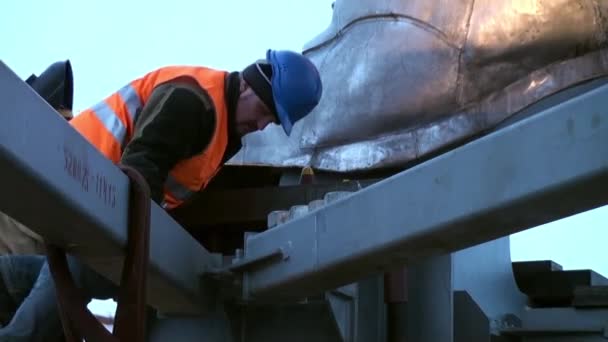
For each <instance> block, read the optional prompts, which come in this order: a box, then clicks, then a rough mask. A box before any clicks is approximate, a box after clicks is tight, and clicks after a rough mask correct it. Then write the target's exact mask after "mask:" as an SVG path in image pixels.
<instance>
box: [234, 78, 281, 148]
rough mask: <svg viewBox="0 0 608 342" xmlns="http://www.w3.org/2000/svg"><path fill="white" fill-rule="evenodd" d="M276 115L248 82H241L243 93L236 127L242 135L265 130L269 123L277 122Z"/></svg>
mask: <svg viewBox="0 0 608 342" xmlns="http://www.w3.org/2000/svg"><path fill="white" fill-rule="evenodd" d="M276 121H277V120H276V117H275V115H274V114H273V113H272V112H271V111H270V110H269V109H268V107H267V106H266V105H265V104H264V102H262V100H260V98H259V97H258V96H257V95H256V94H255V93H254V92H253V90H252V89H251V87H249V85H248V84H247V83H246V82H244V81H243V82H241V95H240V96H239V100H238V104H237V106H236V113H235V126H236V127H235V129H236V132H237V133H238V134H239V135H240V136H244V135H245V134H248V133H251V132H254V131H257V130H263V129H264V128H265V127H266V126H268V124H270V123H272V122H276Z"/></svg>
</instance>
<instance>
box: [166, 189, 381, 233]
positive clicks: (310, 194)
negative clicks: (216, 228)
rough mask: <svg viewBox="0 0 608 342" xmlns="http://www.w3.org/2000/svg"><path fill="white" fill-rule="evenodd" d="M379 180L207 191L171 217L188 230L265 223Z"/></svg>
mask: <svg viewBox="0 0 608 342" xmlns="http://www.w3.org/2000/svg"><path fill="white" fill-rule="evenodd" d="M375 182H377V180H361V181H347V182H339V183H338V182H336V183H333V184H306V185H290V186H277V187H265V188H245V189H228V190H208V191H204V192H201V193H198V194H197V195H196V197H195V198H194V200H193V201H192V202H191V203H188V204H186V205H184V206H182V207H180V208H177V209H175V210H174V211H173V212H172V215H173V216H174V217H175V218H176V219H178V221H179V222H181V223H182V224H183V225H185V226H187V227H196V226H211V225H224V224H243V223H262V224H263V226H265V223H266V218H267V216H268V213H270V212H271V211H274V210H288V209H289V208H290V207H291V206H294V205H298V204H302V203H308V202H310V201H312V200H316V199H322V198H323V196H324V195H325V194H326V193H328V192H332V191H356V190H359V189H361V188H364V187H366V186H368V185H370V184H373V183H375Z"/></svg>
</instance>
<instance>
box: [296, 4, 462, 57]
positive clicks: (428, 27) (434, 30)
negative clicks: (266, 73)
mask: <svg viewBox="0 0 608 342" xmlns="http://www.w3.org/2000/svg"><path fill="white" fill-rule="evenodd" d="M386 19H393V21H405V22H409V23H411V24H413V25H415V26H416V27H419V28H421V29H423V30H424V31H426V32H429V33H431V34H433V35H434V36H436V37H437V38H439V39H441V41H443V42H444V43H445V44H446V45H448V46H449V47H451V48H453V49H457V50H458V49H459V47H458V46H457V45H456V44H454V43H453V42H452V41H450V39H449V38H448V36H447V34H445V32H443V31H441V30H440V29H439V28H438V27H436V26H434V25H432V24H430V23H428V22H426V21H423V20H420V19H418V18H416V17H413V16H410V15H407V14H401V13H392V12H389V13H379V14H369V15H364V16H361V17H358V18H355V19H353V20H351V21H350V22H348V23H347V24H346V25H344V27H342V28H341V29H339V30H338V32H336V34H335V35H334V36H332V37H331V38H329V39H327V40H325V41H324V42H321V43H319V44H317V45H314V46H311V47H309V48H307V49H305V50H304V51H302V53H303V54H307V53H310V52H312V51H314V50H318V49H320V48H322V47H324V46H326V45H329V44H331V43H332V42H333V41H335V40H337V39H339V38H341V37H342V36H343V35H344V34H345V33H346V32H347V31H348V30H350V29H351V28H352V27H353V26H355V25H356V24H359V23H362V22H367V21H376V20H386Z"/></svg>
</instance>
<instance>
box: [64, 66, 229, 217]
mask: <svg viewBox="0 0 608 342" xmlns="http://www.w3.org/2000/svg"><path fill="white" fill-rule="evenodd" d="M226 74H227V73H226V72H225V71H218V70H213V69H208V68H204V67H182V66H172V67H165V68H161V69H158V70H156V71H153V72H151V73H148V74H146V75H145V76H143V77H142V78H139V79H136V80H135V81H133V82H131V83H129V84H127V85H126V86H124V87H123V88H121V89H120V90H119V91H118V92H116V93H114V94H112V95H110V96H109V97H108V98H106V99H105V100H103V101H102V102H100V103H98V104H97V105H95V106H93V107H91V108H89V109H87V110H85V111H83V112H82V113H80V114H79V115H77V116H76V117H74V118H73V119H72V120H71V121H70V124H71V125H73V126H74V127H75V128H76V130H78V131H79V132H80V133H81V134H82V135H83V136H84V137H85V138H86V139H87V140H88V141H89V142H91V143H92V144H93V145H94V146H95V147H97V148H98V149H99V151H100V152H101V153H102V154H104V155H105V156H106V157H107V158H109V159H110V160H112V161H113V162H114V163H117V162H118V161H120V157H121V155H122V153H123V151H124V148H125V146H126V145H127V144H128V143H129V141H131V139H132V138H133V133H134V123H135V120H136V119H137V115H138V114H139V112H140V110H141V108H142V107H143V105H144V104H145V103H146V102H147V100H148V99H149V98H150V95H151V94H152V91H153V89H154V88H155V87H156V86H158V85H160V84H161V83H165V82H167V81H170V80H173V79H176V78H178V77H182V76H188V77H192V78H193V79H195V80H196V81H197V82H198V84H199V85H200V86H201V87H202V88H203V89H204V90H206V91H207V93H208V94H209V96H210V97H211V99H212V101H213V104H214V106H215V115H216V120H215V121H216V124H215V125H216V127H215V131H214V133H213V137H212V138H211V142H210V143H209V145H208V146H207V148H206V149H205V150H204V151H202V152H201V153H200V154H198V155H196V156H194V157H191V158H190V159H186V160H183V161H181V162H179V163H178V164H177V165H176V166H175V167H174V168H173V169H172V170H171V172H170V173H169V175H168V177H167V181H166V182H165V186H164V199H163V203H162V205H163V207H165V208H168V209H171V208H174V207H177V206H179V205H180V204H182V203H183V202H184V201H185V200H187V199H188V198H189V197H190V196H192V195H193V194H195V193H196V192H198V191H200V190H201V189H204V188H205V187H206V186H207V184H208V183H209V181H210V180H211V179H212V178H213V176H214V175H215V174H216V173H217V171H218V170H219V168H220V167H221V162H222V158H223V156H224V152H225V151H226V146H227V143H228V114H227V113H228V110H227V108H226V103H225V101H224V98H225V94H224V84H225V77H226Z"/></svg>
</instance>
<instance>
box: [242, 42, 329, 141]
mask: <svg viewBox="0 0 608 342" xmlns="http://www.w3.org/2000/svg"><path fill="white" fill-rule="evenodd" d="M241 76H242V82H241V88H240V96H239V100H238V104H237V107H236V114H235V116H236V117H235V125H236V131H237V133H238V134H240V135H241V136H242V135H245V134H247V133H251V132H253V131H256V130H262V129H264V128H265V127H266V126H267V125H268V124H269V123H272V122H274V123H277V124H280V125H281V126H283V129H284V131H285V133H286V134H287V135H289V134H290V133H291V129H292V127H293V125H294V124H295V123H296V122H297V121H299V120H301V119H302V118H304V117H305V116H306V115H308V113H310V112H311V111H312V110H313V109H314V108H315V107H316V105H317V104H318V103H319V100H320V99H321V94H322V92H323V89H322V85H321V78H320V77H319V72H318V71H317V68H316V67H315V66H314V64H312V62H311V61H310V60H308V58H306V57H304V56H303V55H301V54H299V53H296V52H292V51H273V50H268V52H267V53H266V59H265V60H260V61H258V62H256V63H253V64H251V65H249V66H248V67H247V68H245V69H244V70H243V72H242V73H241Z"/></svg>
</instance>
